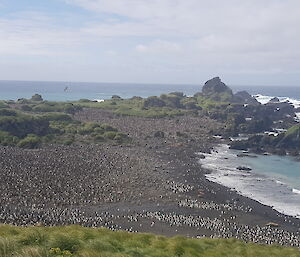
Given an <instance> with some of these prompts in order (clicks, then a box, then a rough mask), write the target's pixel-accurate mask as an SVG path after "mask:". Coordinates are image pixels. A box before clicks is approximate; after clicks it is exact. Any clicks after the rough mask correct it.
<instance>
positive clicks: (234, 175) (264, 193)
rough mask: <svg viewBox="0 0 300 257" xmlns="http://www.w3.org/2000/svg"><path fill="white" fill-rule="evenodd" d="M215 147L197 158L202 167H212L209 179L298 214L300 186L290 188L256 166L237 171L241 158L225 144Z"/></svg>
mask: <svg viewBox="0 0 300 257" xmlns="http://www.w3.org/2000/svg"><path fill="white" fill-rule="evenodd" d="M215 150H216V151H214V152H212V154H205V156H206V158H205V159H201V160H200V163H201V164H202V166H203V167H204V168H207V169H209V170H211V173H210V174H207V175H206V177H207V179H208V180H210V181H213V182H216V183H218V184H222V185H224V186H226V187H228V188H231V189H232V190H235V191H237V192H238V193H239V194H241V195H244V196H246V197H249V198H252V199H254V200H256V201H258V202H260V203H262V204H265V205H268V206H271V207H273V208H274V209H276V210H277V211H279V212H281V213H284V214H286V215H291V216H294V217H297V218H300V194H299V193H300V192H299V191H300V190H298V191H297V189H293V190H291V188H290V187H289V186H288V185H287V184H285V183H283V182H281V181H279V180H276V179H274V178H273V177H267V176H265V175H261V174H258V173H256V171H255V170H253V171H251V172H245V171H239V170H238V169H237V167H238V166H240V165H241V164H240V163H239V162H240V161H241V159H240V158H238V157H237V156H236V153H235V152H234V151H232V150H230V149H229V147H228V146H227V145H220V146H218V147H216V148H215ZM295 190H296V191H295Z"/></svg>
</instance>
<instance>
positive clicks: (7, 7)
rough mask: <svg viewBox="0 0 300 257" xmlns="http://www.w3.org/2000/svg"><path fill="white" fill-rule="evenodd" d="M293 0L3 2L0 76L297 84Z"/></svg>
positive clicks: (299, 37) (299, 61)
mask: <svg viewBox="0 0 300 257" xmlns="http://www.w3.org/2000/svg"><path fill="white" fill-rule="evenodd" d="M299 31H300V1H299V0H242V1H241V0H226V1H224V0H209V1H207V0H26V1H25V0H0V80H42V81H87V82H133V83H176V84H187V83H188V84H203V82H205V81H206V80H208V79H209V78H211V77H214V76H220V77H221V78H222V80H223V81H225V82H226V83H228V84H231V85H297V86H298V85H299V86H300V32H299Z"/></svg>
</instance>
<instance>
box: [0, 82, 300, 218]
mask: <svg viewBox="0 0 300 257" xmlns="http://www.w3.org/2000/svg"><path fill="white" fill-rule="evenodd" d="M229 86H230V87H231V88H232V89H233V91H234V92H237V91H241V90H246V91H248V92H249V93H250V94H252V95H255V97H256V98H257V100H258V101H260V102H261V103H266V102H268V101H269V100H270V99H271V98H272V97H274V96H277V97H279V98H280V100H281V101H290V102H291V103H293V104H294V106H295V107H297V108H298V107H300V85H299V87H295V86H287V85H282V86H238V85H233V86H231V85H229ZM201 88H202V87H201V85H200V84H199V85H191V84H186V85H182V84H161V85H160V84H129V83H84V82H36V81H35V82H32V81H0V99H1V100H16V99H18V98H30V97H31V96H32V95H34V94H36V93H37V94H41V95H42V96H43V98H44V99H45V100H49V101H72V100H79V99H83V98H85V99H90V100H103V99H109V98H111V96H112V95H119V96H120V97H122V98H130V97H132V96H142V97H148V96H152V95H161V94H162V93H169V92H174V91H179V92H184V93H185V94H186V95H188V96H191V95H194V94H195V93H197V92H200V91H201ZM65 89H67V90H65ZM298 119H299V120H300V113H299V114H298ZM215 150H216V151H215V152H213V153H212V154H210V155H206V159H204V160H201V162H202V164H203V165H204V167H206V168H208V169H210V170H211V171H212V173H211V174H208V175H207V178H208V179H209V180H211V181H214V182H217V183H220V184H222V185H225V186H227V187H229V188H232V189H233V190H237V191H238V192H240V194H242V195H245V196H247V197H250V198H252V199H255V200H257V201H259V202H261V203H263V204H265V205H269V206H272V207H273V208H274V209H276V210H278V211H279V212H281V213H284V214H287V215H291V216H295V217H298V218H300V161H296V160H294V159H293V158H291V157H288V156H285V157H279V156H272V155H271V156H257V157H256V158H247V157H243V158H239V157H237V153H238V152H237V151H234V150H230V149H228V146H226V145H220V146H218V147H217V148H216V149H215ZM238 166H247V167H250V168H252V170H251V172H249V173H248V172H243V171H238V170H237V169H236V168H237V167H238Z"/></svg>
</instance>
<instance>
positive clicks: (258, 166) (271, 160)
mask: <svg viewBox="0 0 300 257" xmlns="http://www.w3.org/2000/svg"><path fill="white" fill-rule="evenodd" d="M239 159H240V161H239V162H240V163H241V164H243V165H245V166H249V167H251V168H252V169H253V170H255V171H256V172H257V173H259V174H263V175H266V176H269V177H273V178H276V179H277V180H278V182H279V181H280V182H283V183H286V184H288V185H289V186H290V187H293V188H295V189H297V190H300V161H295V158H293V157H289V156H276V155H270V156H264V155H258V156H257V158H249V157H243V158H239Z"/></svg>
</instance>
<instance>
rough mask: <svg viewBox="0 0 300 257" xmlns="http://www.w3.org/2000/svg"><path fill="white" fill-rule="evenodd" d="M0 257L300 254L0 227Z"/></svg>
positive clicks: (102, 232)
mask: <svg viewBox="0 0 300 257" xmlns="http://www.w3.org/2000/svg"><path fill="white" fill-rule="evenodd" d="M0 256H1V257H10V256H18V257H71V256H74V257H113V256H114V257H118V256H119V257H129V256H132V257H137V256H139V257H143V256H145V257H146V256H147V257H148V256H149V257H150V256H156V257H176V256H182V257H192V256H199V257H200V256H201V257H220V256H222V257H242V256H247V257H252V256H253V257H260V256H261V257H267V256H272V257H277V256H278V257H282V256H289V257H297V256H300V252H299V249H296V248H285V247H279V246H264V245H257V244H250V243H249V244H246V243H243V242H241V241H239V240H236V239H188V238H185V237H180V236H177V237H173V238H166V237H163V236H156V235H152V234H136V233H127V232H123V231H117V232H113V231H110V230H108V229H104V228H100V229H91V228H82V227H79V226H69V227H47V228H46V227H45V228H44V227H29V228H22V227H13V226H7V225H1V226H0Z"/></svg>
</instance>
